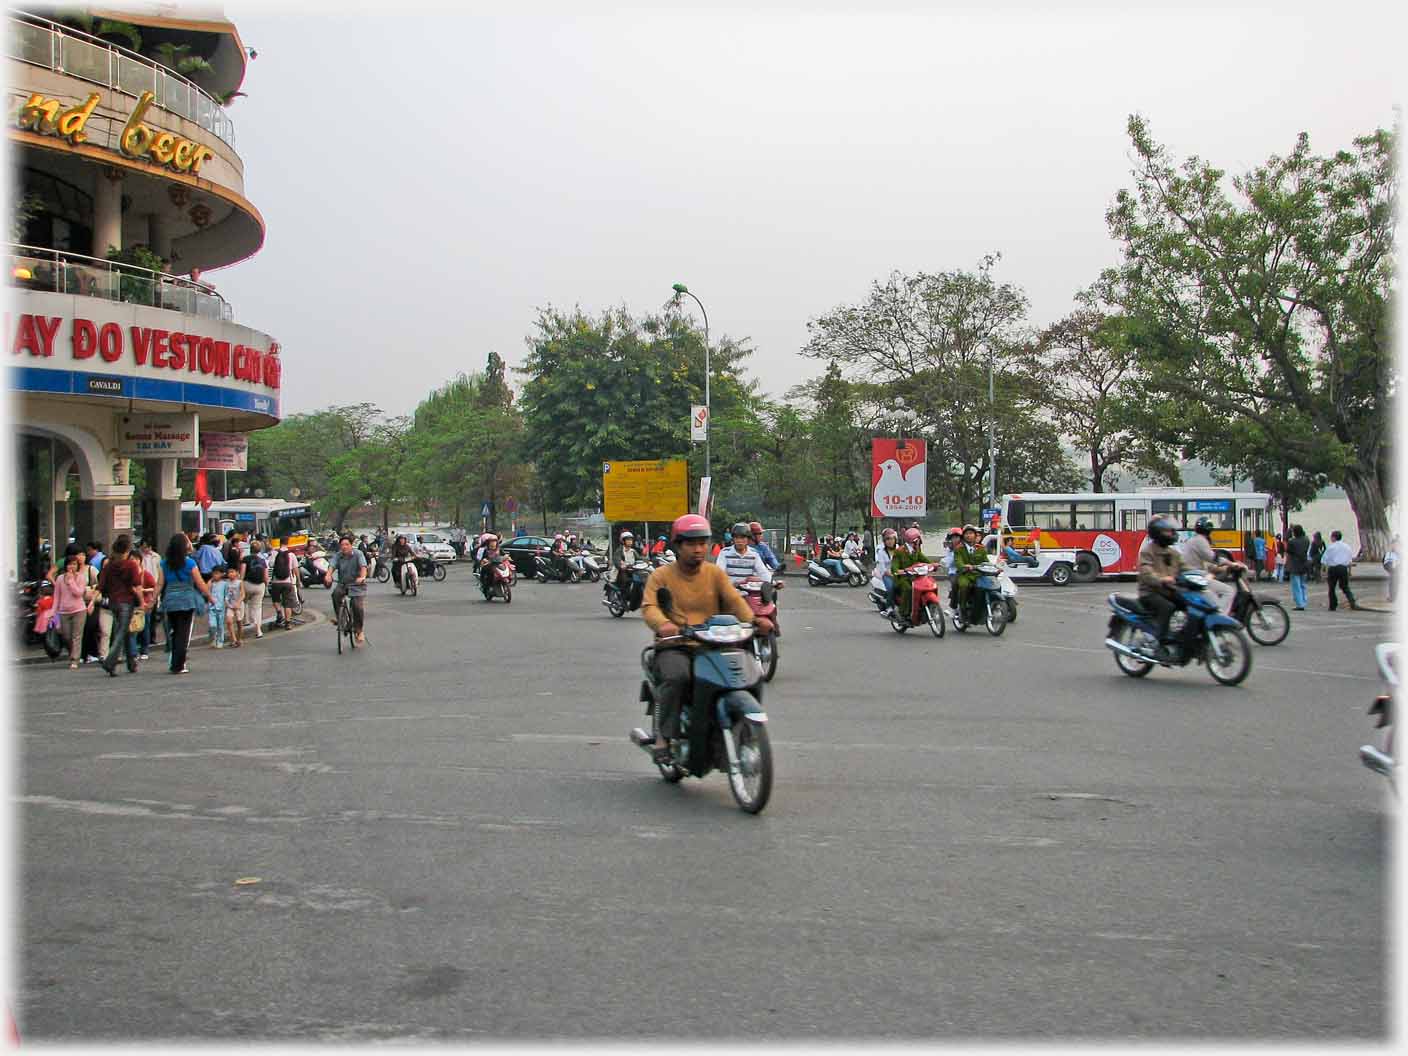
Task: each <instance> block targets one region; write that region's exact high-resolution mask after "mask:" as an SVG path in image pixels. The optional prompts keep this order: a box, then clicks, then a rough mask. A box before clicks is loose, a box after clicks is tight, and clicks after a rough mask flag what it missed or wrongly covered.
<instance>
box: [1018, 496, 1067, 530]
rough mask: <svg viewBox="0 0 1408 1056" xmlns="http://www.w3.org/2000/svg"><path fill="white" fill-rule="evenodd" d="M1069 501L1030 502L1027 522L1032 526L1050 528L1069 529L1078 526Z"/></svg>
mask: <svg viewBox="0 0 1408 1056" xmlns="http://www.w3.org/2000/svg"><path fill="white" fill-rule="evenodd" d="M1071 507H1072V503H1069V502H1030V501H1029V502H1028V503H1027V522H1028V524H1029V525H1030V526H1031V527H1032V528H1045V529H1047V530H1048V531H1050V530H1059V529H1063V528H1066V529H1069V528H1074V527H1075V526H1076V519H1075V516H1074V515H1073V514H1072V512H1071Z"/></svg>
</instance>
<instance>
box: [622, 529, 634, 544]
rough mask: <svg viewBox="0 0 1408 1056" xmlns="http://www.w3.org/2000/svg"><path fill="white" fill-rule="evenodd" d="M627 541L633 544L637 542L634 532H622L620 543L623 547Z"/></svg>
mask: <svg viewBox="0 0 1408 1056" xmlns="http://www.w3.org/2000/svg"><path fill="white" fill-rule="evenodd" d="M627 540H629V541H630V542H633V543H634V542H635V541H636V537H635V533H634V532H629V531H626V532H622V533H621V535H620V543H621V545H622V546H625V545H626V542H627Z"/></svg>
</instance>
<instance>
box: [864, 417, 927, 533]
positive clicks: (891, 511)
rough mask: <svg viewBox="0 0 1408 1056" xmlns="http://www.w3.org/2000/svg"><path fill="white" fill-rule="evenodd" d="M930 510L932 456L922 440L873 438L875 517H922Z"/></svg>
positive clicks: (871, 501)
mask: <svg viewBox="0 0 1408 1056" xmlns="http://www.w3.org/2000/svg"><path fill="white" fill-rule="evenodd" d="M928 510H929V456H928V450H927V446H926V444H925V442H924V441H923V440H912V439H899V440H887V439H883V438H881V437H878V436H877V437H876V438H875V439H874V440H872V441H871V442H870V514H871V516H872V517H923V516H924V515H925V514H926V513H927V512H928Z"/></svg>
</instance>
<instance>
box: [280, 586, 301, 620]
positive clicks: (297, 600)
mask: <svg viewBox="0 0 1408 1056" xmlns="http://www.w3.org/2000/svg"><path fill="white" fill-rule="evenodd" d="M284 608H286V609H288V610H289V612H291V613H293V614H294V615H295V616H301V615H303V591H301V590H297V589H295V590H294V592H293V601H292V602H290V603H289V604H287V605H285V606H284Z"/></svg>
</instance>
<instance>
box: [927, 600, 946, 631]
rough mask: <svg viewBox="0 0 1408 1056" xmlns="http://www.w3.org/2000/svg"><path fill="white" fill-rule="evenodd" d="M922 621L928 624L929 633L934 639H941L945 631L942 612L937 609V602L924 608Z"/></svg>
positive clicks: (930, 603)
mask: <svg viewBox="0 0 1408 1056" xmlns="http://www.w3.org/2000/svg"><path fill="white" fill-rule="evenodd" d="M924 619H925V620H926V621H927V622H928V624H929V633H930V634H932V635H933V636H934V637H935V638H942V637H943V636H944V632H945V630H946V628H945V626H944V612H943V609H941V608H939V606H938V603H937V602H933V601H931V602H929V603H928V604H927V605H925V606H924Z"/></svg>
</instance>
